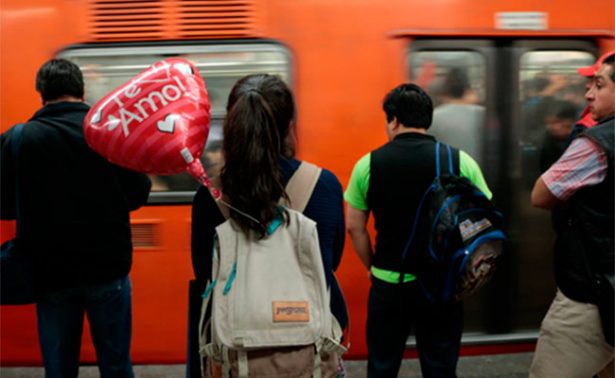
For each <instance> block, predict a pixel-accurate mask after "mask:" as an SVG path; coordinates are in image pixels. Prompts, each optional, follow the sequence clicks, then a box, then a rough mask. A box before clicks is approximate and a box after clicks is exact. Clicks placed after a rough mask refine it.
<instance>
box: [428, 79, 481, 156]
mask: <svg viewBox="0 0 615 378" xmlns="http://www.w3.org/2000/svg"><path fill="white" fill-rule="evenodd" d="M440 97H441V99H442V104H441V105H439V106H437V107H436V108H435V109H434V112H433V123H432V125H431V127H430V129H429V134H431V135H433V136H434V137H436V138H437V139H438V140H441V141H442V142H444V143H447V144H450V145H451V146H455V147H459V148H460V149H462V150H463V151H465V152H466V153H468V154H469V155H470V156H472V157H473V158H474V159H476V160H477V161H478V162H479V163H480V162H481V160H482V150H481V149H482V134H483V132H482V126H483V122H484V119H485V108H484V107H483V106H480V105H478V104H477V102H478V97H477V95H476V93H475V92H474V91H473V90H472V88H471V86H470V80H469V78H468V75H467V74H466V72H465V71H464V70H463V69H461V68H453V69H451V70H450V71H449V72H448V74H447V75H446V78H445V80H444V84H443V87H442V93H441V96H440Z"/></svg>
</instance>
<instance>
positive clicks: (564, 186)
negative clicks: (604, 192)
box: [542, 137, 608, 201]
mask: <svg viewBox="0 0 615 378" xmlns="http://www.w3.org/2000/svg"><path fill="white" fill-rule="evenodd" d="M607 167H608V166H607V161H606V156H605V154H604V152H603V151H602V148H600V146H599V145H597V144H596V143H595V142H593V141H592V140H591V139H589V138H585V137H581V138H576V139H575V140H574V141H573V142H572V144H571V145H570V147H568V149H567V150H566V151H565V152H564V154H563V155H562V156H561V157H560V158H559V160H558V161H557V162H556V163H555V164H553V165H552V166H551V168H549V170H547V171H546V172H545V173H544V174H543V175H542V180H543V181H544V183H545V185H546V186H547V188H548V189H549V191H550V192H551V193H552V194H553V195H554V196H555V197H556V198H557V199H559V200H560V201H567V200H568V199H569V198H570V197H572V195H573V194H574V193H576V191H577V190H579V189H580V188H582V187H584V186H591V185H597V184H599V183H601V182H602V181H603V180H604V178H605V177H606V171H607Z"/></svg>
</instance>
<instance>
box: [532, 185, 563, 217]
mask: <svg viewBox="0 0 615 378" xmlns="http://www.w3.org/2000/svg"><path fill="white" fill-rule="evenodd" d="M559 203H561V201H560V200H559V199H557V197H555V196H554V195H553V193H551V191H550V190H549V188H548V187H547V185H546V184H545V182H544V181H543V179H542V177H539V178H538V180H536V183H535V184H534V189H532V206H534V207H540V208H542V209H547V210H551V209H553V208H554V207H555V206H556V205H558V204H559Z"/></svg>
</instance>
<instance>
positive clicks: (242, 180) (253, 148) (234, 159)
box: [187, 74, 348, 376]
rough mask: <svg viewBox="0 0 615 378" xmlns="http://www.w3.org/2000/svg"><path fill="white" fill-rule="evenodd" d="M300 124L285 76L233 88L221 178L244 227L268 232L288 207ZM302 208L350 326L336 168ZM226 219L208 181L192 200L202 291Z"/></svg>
mask: <svg viewBox="0 0 615 378" xmlns="http://www.w3.org/2000/svg"><path fill="white" fill-rule="evenodd" d="M294 127H295V103H294V100H293V95H292V93H291V91H290V89H289V88H288V86H287V85H286V84H285V83H284V82H283V81H282V80H281V79H280V78H279V77H277V76H272V75H267V74H256V75H249V76H246V77H244V78H242V79H240V80H239V81H238V82H237V83H236V84H235V86H234V87H233V89H232V90H231V93H230V95H229V99H228V104H227V115H226V119H225V122H224V141H223V155H224V167H223V168H222V172H221V175H220V184H221V187H222V192H223V193H224V201H225V202H228V203H230V204H232V208H230V209H229V210H230V211H229V215H230V217H231V218H232V219H233V220H234V221H235V223H236V224H238V225H239V227H240V228H241V229H242V230H243V231H244V232H246V233H247V232H249V231H250V230H253V231H255V232H257V233H258V234H260V235H261V236H264V235H265V232H266V228H267V225H268V224H269V223H270V222H271V221H272V220H273V219H274V218H275V217H276V216H278V215H279V214H280V211H282V212H283V211H284V210H280V207H279V201H280V199H282V198H287V195H286V193H285V190H284V188H285V186H286V183H287V182H288V180H289V179H290V177H291V176H292V175H293V173H294V172H295V171H296V170H297V168H298V167H299V165H300V164H301V162H300V161H299V160H296V159H295V158H294V154H295V139H294V138H295V132H294ZM214 181H215V180H214ZM223 206H224V205H223ZM303 214H304V215H305V216H307V217H308V218H310V219H312V220H314V221H315V222H316V223H317V230H318V238H319V244H320V251H321V253H322V261H323V264H324V270H325V276H326V279H327V284H328V285H329V286H330V287H331V309H332V312H333V314H334V315H335V317H336V318H337V320H338V321H339V323H340V325H341V326H342V327H344V326H345V325H346V323H347V321H348V319H347V315H346V312H345V307H344V302H343V298H342V295H341V291H340V290H339V287H337V285H336V282H335V280H334V279H333V271H335V269H337V267H338V265H339V263H340V260H341V257H342V251H343V249H344V238H345V234H344V232H345V230H344V211H343V200H342V186H341V184H340V182H339V181H338V179H337V178H336V177H335V175H334V174H333V173H331V172H330V171H328V170H326V169H323V170H322V173H321V174H320V177H319V178H318V181H317V183H316V186H315V187H314V191H313V193H312V196H311V197H310V200H309V201H308V203H307V206H306V207H305V210H304V212H303ZM282 216H283V217H284V219H286V217H285V215H284V214H282ZM224 220H225V219H224V217H223V215H222V214H221V212H220V210H219V208H218V205H217V204H216V202H215V201H214V199H213V198H212V196H211V195H210V194H209V192H208V190H207V188H205V187H201V188H200V189H199V190H198V192H197V193H196V196H195V197H194V202H193V207H192V264H193V268H194V273H195V277H196V284H193V286H194V287H193V289H194V290H195V291H197V292H201V293H202V292H203V290H204V288H205V284H206V282H207V280H208V279H209V278H210V277H211V266H212V253H211V251H212V248H213V238H214V233H215V227H216V226H218V225H219V224H221V223H222V222H224ZM264 274H266V273H264ZM199 297H200V296H199ZM192 305H193V306H195V305H196V306H197V310H196V311H193V314H197V313H198V306H199V305H200V302H199V301H198V298H197V300H196V301H194V302H193V303H192ZM197 323H198V316H192V317H191V319H190V327H189V328H190V329H189V345H190V347H189V356H188V367H187V375H188V376H200V375H199V374H200V373H199V372H200V368H199V365H200V364H199V363H197V362H198V361H199V358H198V351H197V349H198V347H197V346H198V338H197V337H198V335H197V331H196V330H197V328H198V327H197V326H196V324H197Z"/></svg>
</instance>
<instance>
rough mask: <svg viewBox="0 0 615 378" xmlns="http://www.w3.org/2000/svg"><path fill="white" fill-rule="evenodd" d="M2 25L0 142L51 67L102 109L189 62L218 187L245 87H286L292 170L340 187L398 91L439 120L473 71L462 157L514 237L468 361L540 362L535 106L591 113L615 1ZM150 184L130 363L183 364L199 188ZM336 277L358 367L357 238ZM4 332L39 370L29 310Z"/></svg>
mask: <svg viewBox="0 0 615 378" xmlns="http://www.w3.org/2000/svg"><path fill="white" fill-rule="evenodd" d="M0 17H1V28H2V29H1V37H0V38H1V42H2V43H1V48H2V52H1V54H0V62H1V64H0V70H1V80H0V90H1V92H0V96H1V97H0V120H1V130H2V131H5V130H7V129H8V128H10V127H12V126H13V125H14V124H16V123H18V122H22V121H24V120H27V119H28V118H29V117H30V116H31V115H32V114H33V113H34V112H35V111H36V110H37V109H38V107H39V106H40V100H39V98H38V96H37V93H36V92H35V90H34V78H35V74H36V71H37V69H38V68H39V67H40V65H41V64H42V63H43V62H45V61H46V60H47V59H50V58H52V57H64V58H67V59H70V60H72V61H74V62H76V63H77V64H78V65H79V66H80V67H81V68H82V70H83V73H84V76H85V80H86V92H87V93H86V100H87V101H88V102H89V103H91V104H93V103H94V102H96V101H97V100H98V99H100V98H101V97H102V96H104V95H105V94H106V93H108V92H109V91H111V90H113V89H114V88H116V87H118V86H119V85H121V84H122V83H123V82H125V81H126V80H128V79H129V78H131V77H133V76H134V75H135V74H137V73H138V72H140V71H141V70H143V69H144V68H146V67H148V66H149V65H150V64H152V63H153V62H156V61H158V60H161V59H164V58H166V57H174V56H179V57H183V58H186V59H189V60H191V61H192V62H194V64H195V65H196V66H197V68H198V69H199V70H200V73H201V75H202V76H203V78H204V79H205V81H206V84H207V89H208V91H209V95H210V100H211V105H212V120H211V131H210V136H209V138H208V143H207V146H206V149H205V152H204V153H203V156H202V160H203V162H204V165H205V167H206V169H207V170H208V172H209V174H210V176H215V175H216V174H217V172H218V171H219V167H220V164H221V162H220V152H219V148H220V141H221V138H222V133H221V126H222V120H223V118H224V115H225V106H226V98H227V96H228V93H229V90H230V88H231V87H232V85H233V83H235V81H236V80H237V79H239V78H240V77H242V76H244V75H246V74H249V73H255V72H267V73H271V74H276V75H279V76H281V77H282V78H283V79H284V80H285V81H286V82H287V83H288V84H289V85H290V86H291V88H292V90H293V92H294V94H295V95H296V102H297V108H298V117H297V140H298V144H297V156H298V158H300V159H303V160H307V161H311V162H313V163H316V164H318V165H320V166H323V167H326V168H328V169H330V170H331V171H333V173H335V174H336V175H337V177H338V178H339V180H340V182H341V183H342V185H343V186H344V187H345V186H346V184H347V183H348V180H349V177H350V173H351V171H352V168H353V166H354V163H355V162H356V161H357V160H358V159H359V158H360V157H361V156H363V155H364V154H365V153H366V152H368V151H370V150H372V149H374V148H376V147H378V146H380V145H381V144H383V143H385V142H386V132H385V122H386V120H385V116H384V113H383V111H382V99H383V96H384V95H385V94H386V93H387V92H388V91H389V90H390V89H391V88H393V87H394V86H396V85H397V84H399V83H401V82H416V83H418V84H420V85H421V86H423V87H424V88H426V89H427V90H428V92H429V93H430V95H431V96H432V97H433V99H434V105H435V106H436V107H441V106H445V105H446V104H447V102H448V101H449V100H450V98H449V97H450V96H447V95H445V93H444V90H445V88H446V86H447V78H448V77H449V76H450V74H451V73H452V72H457V73H459V72H461V73H463V76H464V80H463V81H464V82H465V83H466V84H467V88H466V89H467V91H466V92H465V95H464V96H463V98H459V99H457V100H458V101H463V102H464V103H465V104H466V105H468V106H473V107H475V108H477V109H480V111H479V112H480V114H481V115H480V117H478V118H477V119H476V125H475V127H474V128H473V129H472V130H468V131H467V133H466V134H465V135H463V136H462V137H459V138H455V139H454V140H452V141H450V143H451V144H453V145H455V146H458V147H461V148H466V146H464V145H462V144H463V143H466V142H467V141H471V142H473V143H474V146H473V147H472V153H471V154H472V155H473V156H474V158H475V159H476V160H477V161H478V162H479V164H480V165H481V166H482V168H483V172H484V174H485V177H486V179H487V182H488V184H489V186H490V188H491V189H492V191H493V193H494V202H495V203H496V205H497V206H498V208H499V209H500V210H501V211H502V212H503V213H504V215H505V218H506V232H507V235H508V240H507V243H506V248H505V254H504V256H503V258H502V262H501V263H500V264H499V267H498V271H497V273H496V274H495V276H494V278H493V279H492V280H491V282H489V284H487V285H486V286H485V287H483V288H482V289H481V290H480V291H479V292H477V293H476V294H474V295H473V296H472V297H470V298H468V299H467V300H466V301H465V328H464V337H463V346H462V354H464V355H472V354H489V353H503V352H516V351H528V350H532V349H533V347H534V343H535V340H536V336H537V332H538V328H539V326H540V321H541V319H542V317H543V316H544V314H545V313H546V311H547V308H548V305H549V303H550V301H551V300H552V298H553V296H554V294H555V282H554V278H553V271H552V267H551V261H552V257H553V256H552V255H553V252H552V246H553V242H554V233H553V231H552V226H551V218H550V214H549V213H548V212H546V211H542V210H538V209H534V208H532V207H531V205H530V190H531V188H532V184H533V182H534V181H535V179H536V178H537V177H538V175H539V174H540V163H539V161H540V158H541V156H542V155H543V152H544V148H545V141H546V139H547V138H548V136H549V128H548V127H547V125H548V120H546V119H547V118H548V114H545V112H546V111H545V112H539V111H537V110H536V107H535V106H534V105H535V104H536V102H540V101H542V100H545V99H548V100H550V101H552V100H560V101H565V102H567V103H568V104H572V105H573V106H575V109H577V110H578V111H580V110H581V109H582V108H583V105H584V104H583V103H584V98H583V94H584V91H585V80H586V79H584V78H582V77H580V76H579V75H578V74H577V71H576V69H577V68H578V67H582V66H587V65H590V64H592V63H593V62H594V61H595V59H596V57H597V56H599V55H600V54H601V53H602V52H605V51H608V50H613V49H615V3H614V2H613V1H612V0H587V1H586V2H583V3H580V2H578V1H575V0H554V1H543V2H536V1H533V0H500V1H470V0H432V1H411V0H387V1H384V0H352V1H349V0H292V1H288V0H28V1H22V0H3V2H2V8H1V10H0ZM468 148H469V147H468ZM152 181H153V183H154V186H153V192H152V193H151V195H150V198H149V202H148V205H147V206H145V207H143V208H141V209H140V210H138V211H136V212H134V213H132V217H131V224H132V231H133V244H134V262H133V268H132V272H131V278H132V281H133V342H132V356H133V361H134V363H136V364H175V363H184V362H185V360H186V345H187V342H186V335H187V319H188V283H189V281H190V279H191V278H193V275H194V274H193V271H192V266H191V258H190V233H191V228H190V224H191V219H190V217H191V202H192V198H193V195H194V191H195V189H196V185H197V184H196V181H194V180H193V179H192V178H190V177H189V176H188V175H186V174H180V175H175V176H165V177H158V176H152ZM50 185H52V183H50ZM41 190H44V188H41ZM410 216H411V215H409V217H410ZM1 226H2V228H1V237H2V240H7V239H9V238H11V237H12V236H13V234H14V232H15V225H14V222H8V221H3V222H2V223H1ZM337 277H338V280H339V281H340V284H341V287H342V289H343V291H344V293H345V297H346V300H347V303H348V307H349V312H350V317H351V325H350V342H351V347H350V350H349V352H348V354H347V358H349V359H364V358H366V354H367V350H366V343H365V322H366V306H367V295H368V290H369V279H368V276H367V271H366V270H365V268H364V267H363V266H362V265H361V263H360V261H359V259H358V258H357V257H356V255H355V253H354V250H353V248H352V245H351V243H350V240H349V239H348V238H347V239H346V246H345V250H344V255H343V258H342V263H341V265H340V267H339V269H338V271H337ZM0 319H1V322H0V333H1V337H0V365H2V366H27V365H40V364H41V356H40V352H39V349H38V339H37V333H36V317H35V310H34V306H3V307H1V308H0ZM83 337H84V339H85V340H86V342H84V343H83V347H82V353H81V358H82V361H83V363H91V362H93V361H94V360H95V353H94V349H93V347H92V344H91V342H89V334H88V331H87V330H86V331H85V332H84V336H83ZM414 353H415V351H414V342H413V338H412V337H411V338H410V339H409V340H408V355H409V356H412V355H415V354H414Z"/></svg>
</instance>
